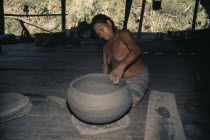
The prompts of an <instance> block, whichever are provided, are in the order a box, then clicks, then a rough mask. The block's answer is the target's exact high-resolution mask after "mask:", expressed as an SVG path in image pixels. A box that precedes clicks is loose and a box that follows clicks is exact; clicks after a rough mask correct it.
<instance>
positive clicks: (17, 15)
mask: <svg viewBox="0 0 210 140" xmlns="http://www.w3.org/2000/svg"><path fill="white" fill-rule="evenodd" d="M4 16H13V17H40V16H62V14H43V15H20V14H4Z"/></svg>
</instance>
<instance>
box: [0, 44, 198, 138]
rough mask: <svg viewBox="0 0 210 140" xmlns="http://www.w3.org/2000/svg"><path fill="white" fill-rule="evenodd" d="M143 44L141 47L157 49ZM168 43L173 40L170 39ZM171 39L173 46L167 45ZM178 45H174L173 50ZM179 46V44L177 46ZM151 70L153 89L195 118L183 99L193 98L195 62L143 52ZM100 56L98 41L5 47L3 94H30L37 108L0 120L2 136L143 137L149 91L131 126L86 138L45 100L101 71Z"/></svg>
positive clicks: (0, 63)
mask: <svg viewBox="0 0 210 140" xmlns="http://www.w3.org/2000/svg"><path fill="white" fill-rule="evenodd" d="M146 42H147V43H145V42H143V43H142V46H144V47H145V48H146V46H150V47H155V46H156V45H157V44H158V41H156V42H155V43H154V42H153V43H149V42H150V41H146ZM161 43H165V44H166V46H167V45H168V46H171V45H170V44H173V42H170V41H168V40H167V41H166V42H164V41H163V42H161ZM168 43H169V44H168ZM173 47H174V46H173V45H172V46H171V48H173ZM173 49H175V48H173ZM142 59H143V60H144V62H145V64H146V65H147V66H148V68H149V73H150V80H151V83H150V88H151V89H153V90H158V91H164V92H171V93H174V94H175V96H176V101H177V105H178V110H179V113H180V115H181V118H182V119H186V118H188V117H191V114H188V113H187V112H186V111H185V110H184V108H183V105H184V103H185V102H186V101H187V100H188V99H189V98H190V97H192V96H193V94H194V92H195V91H194V90H193V86H194V85H193V78H194V71H193V63H192V56H191V55H177V54H175V53H173V54H145V53H144V54H142ZM101 68H102V60H101V57H100V56H99V55H98V53H97V47H96V45H95V44H94V42H92V44H91V42H90V41H87V42H86V43H83V45H82V46H80V47H79V46H74V45H71V44H65V45H57V46H53V47H48V48H43V47H39V46H35V44H34V43H28V44H27V43H20V44H13V45H2V52H1V53H0V89H1V92H0V93H3V92H10V91H15V92H19V93H21V94H25V95H27V96H29V97H30V100H31V102H32V104H33V111H32V112H31V113H30V114H28V115H26V116H24V117H21V118H19V119H15V120H12V121H8V122H5V123H2V124H0V132H1V133H0V139H4V140H23V139H24V140H25V139H27V140H54V139H60V140H142V139H143V138H144V127H145V120H146V112H147V105H148V94H146V96H145V97H144V99H143V101H142V102H141V104H140V105H139V106H138V107H136V108H134V109H132V110H131V112H130V113H129V116H130V119H131V121H132V124H131V126H130V127H129V128H127V129H125V130H121V131H117V132H111V133H108V134H100V135H95V136H83V135H80V134H78V133H77V132H76V131H75V130H74V129H73V127H72V124H71V120H70V118H71V117H70V113H69V111H68V110H67V109H64V110H60V109H59V108H56V107H55V106H51V105H49V104H48V103H46V101H45V100H44V96H48V95H53V96H58V97H63V98H65V95H66V91H67V88H68V86H69V84H70V83H71V81H72V80H74V79H75V78H77V77H79V76H82V75H85V74H88V73H100V72H101Z"/></svg>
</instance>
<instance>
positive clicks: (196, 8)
mask: <svg viewBox="0 0 210 140" xmlns="http://www.w3.org/2000/svg"><path fill="white" fill-rule="evenodd" d="M199 1H200V0H196V1H195V8H194V14H193V22H192V31H195V23H196V18H197V13H198V4H199Z"/></svg>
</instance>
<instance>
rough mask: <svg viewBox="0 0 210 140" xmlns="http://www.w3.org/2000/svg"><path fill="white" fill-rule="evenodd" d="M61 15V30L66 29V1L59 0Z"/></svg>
mask: <svg viewBox="0 0 210 140" xmlns="http://www.w3.org/2000/svg"><path fill="white" fill-rule="evenodd" d="M61 13H62V18H61V22H62V30H65V29H66V0H61Z"/></svg>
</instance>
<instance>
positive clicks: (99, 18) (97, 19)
mask: <svg viewBox="0 0 210 140" xmlns="http://www.w3.org/2000/svg"><path fill="white" fill-rule="evenodd" d="M107 20H110V21H111V23H112V31H113V32H114V34H115V33H116V31H117V27H116V26H115V24H114V21H113V20H112V19H111V18H110V17H108V16H106V15H104V14H98V15H96V16H95V17H93V19H92V22H91V27H92V29H93V25H94V24H96V23H107Z"/></svg>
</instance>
